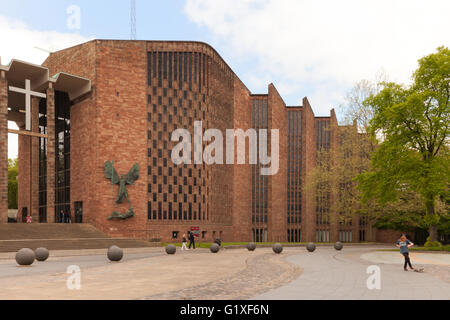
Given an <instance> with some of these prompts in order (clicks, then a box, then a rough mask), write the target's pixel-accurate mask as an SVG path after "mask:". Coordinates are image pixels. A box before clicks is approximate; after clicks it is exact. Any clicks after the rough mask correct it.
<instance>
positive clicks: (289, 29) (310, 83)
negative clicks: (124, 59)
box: [185, 0, 450, 113]
mask: <svg viewBox="0 0 450 320" xmlns="http://www.w3.org/2000/svg"><path fill="white" fill-rule="evenodd" d="M449 12H450V1H448V0H430V1H422V0H365V1H361V0H341V1H336V0H323V1H320V0H316V1H312V0H311V1H308V0H233V1H229V0H214V1H209V0H186V5H185V13H186V14H187V16H188V17H189V18H190V20H191V21H193V22H194V23H196V24H197V25H198V26H201V27H205V28H206V29H207V30H209V31H210V32H211V35H212V39H213V40H212V41H213V43H214V45H215V46H218V47H220V49H221V50H222V51H224V52H225V53H226V55H227V56H232V57H233V58H236V59H242V58H243V57H246V56H247V57H252V59H254V58H256V59H257V66H258V67H257V69H256V70H251V71H248V72H249V73H250V72H251V73H252V76H251V78H252V79H258V78H259V79H265V78H266V77H267V75H270V76H272V77H273V79H272V81H273V82H274V83H281V84H283V85H280V88H279V90H280V92H281V93H282V94H289V93H290V92H292V91H293V87H296V88H297V92H299V94H302V93H301V91H304V90H302V88H309V89H308V91H309V92H310V93H311V91H312V92H313V93H312V94H311V96H310V97H309V98H310V100H312V104H313V107H314V109H315V110H319V112H318V113H324V111H325V112H329V109H330V107H331V106H333V107H337V106H338V104H340V103H341V102H342V100H339V99H342V98H339V97H343V96H344V95H345V91H346V90H348V89H349V88H350V87H352V85H353V84H354V83H355V82H357V81H359V80H362V79H372V78H374V77H375V75H376V73H377V71H379V70H380V69H384V70H385V71H386V73H387V74H388V75H389V77H390V79H391V80H394V81H398V82H403V83H405V82H408V81H409V80H410V76H411V74H412V71H413V70H414V69H415V68H416V67H417V60H418V59H419V58H421V57H422V56H424V55H427V54H429V53H431V52H433V51H435V49H436V48H437V47H438V46H442V45H447V46H448V45H449V42H450V33H449V30H450V19H448V13H449ZM241 76H242V75H241ZM248 77H249V78H250V76H248ZM242 78H243V80H244V81H246V80H248V79H247V75H245V74H244V75H243V76H242ZM250 82H252V81H250ZM253 82H254V83H260V82H261V81H253ZM252 84H253V83H249V87H250V89H251V90H257V91H261V90H264V89H265V87H260V86H255V87H252ZM311 88H312V89H311ZM303 94H305V93H303ZM327 97H328V98H327ZM300 98H301V96H299V99H300ZM317 104H321V105H317ZM323 104H325V105H323Z"/></svg>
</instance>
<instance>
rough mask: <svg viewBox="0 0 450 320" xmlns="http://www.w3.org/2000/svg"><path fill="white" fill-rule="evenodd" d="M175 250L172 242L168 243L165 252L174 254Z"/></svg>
mask: <svg viewBox="0 0 450 320" xmlns="http://www.w3.org/2000/svg"><path fill="white" fill-rule="evenodd" d="M176 252H177V247H175V246H174V245H173V244H169V245H168V246H167V247H166V253H167V254H175V253H176Z"/></svg>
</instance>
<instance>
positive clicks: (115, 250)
mask: <svg viewBox="0 0 450 320" xmlns="http://www.w3.org/2000/svg"><path fill="white" fill-rule="evenodd" d="M122 258H123V250H122V249H121V248H119V247H118V246H111V247H109V249H108V259H109V260H110V261H113V262H118V261H120V260H122Z"/></svg>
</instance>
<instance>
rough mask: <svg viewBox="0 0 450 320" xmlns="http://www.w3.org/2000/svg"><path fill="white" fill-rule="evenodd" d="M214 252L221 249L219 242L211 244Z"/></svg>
mask: <svg viewBox="0 0 450 320" xmlns="http://www.w3.org/2000/svg"><path fill="white" fill-rule="evenodd" d="M209 249H210V250H211V252H212V253H217V252H219V250H220V247H219V245H218V244H217V243H213V244H211V248H209Z"/></svg>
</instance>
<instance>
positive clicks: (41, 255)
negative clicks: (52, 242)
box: [34, 248, 50, 262]
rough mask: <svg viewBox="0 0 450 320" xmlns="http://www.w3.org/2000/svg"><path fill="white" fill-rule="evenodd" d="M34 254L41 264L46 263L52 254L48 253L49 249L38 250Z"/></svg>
mask: <svg viewBox="0 0 450 320" xmlns="http://www.w3.org/2000/svg"><path fill="white" fill-rule="evenodd" d="M34 253H35V255H36V260H37V261H39V262H44V261H46V260H47V259H48V257H49V256H50V252H49V251H48V249H47V248H37V249H36V251H35V252H34Z"/></svg>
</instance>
